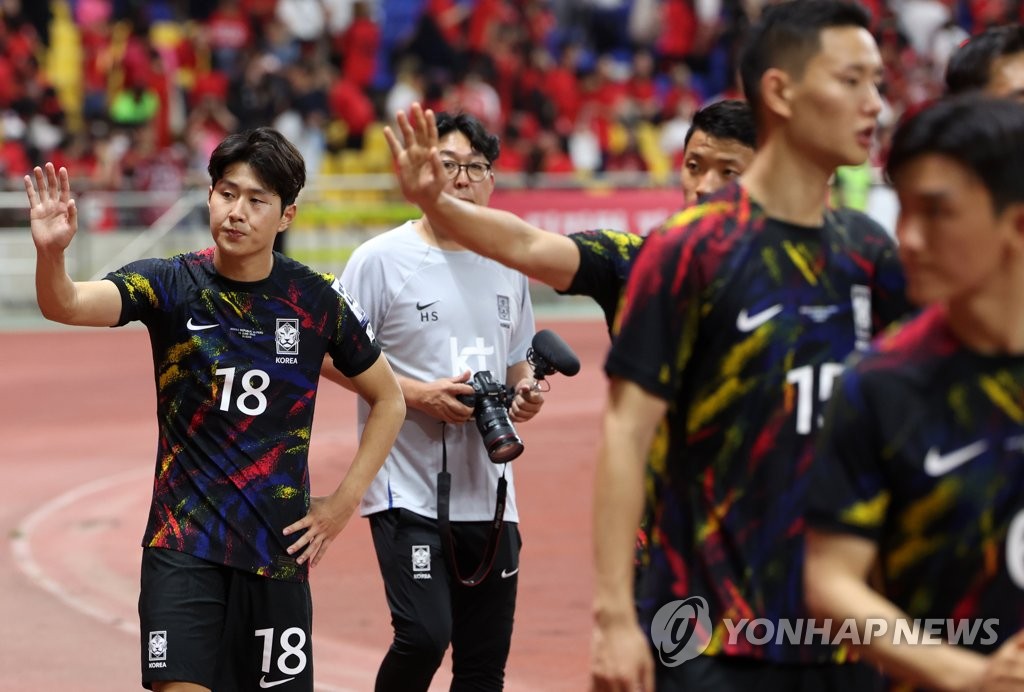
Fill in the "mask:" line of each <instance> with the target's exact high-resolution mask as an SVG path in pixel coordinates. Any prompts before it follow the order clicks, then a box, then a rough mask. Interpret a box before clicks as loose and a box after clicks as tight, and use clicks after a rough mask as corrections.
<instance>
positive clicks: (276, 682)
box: [260, 675, 295, 690]
mask: <svg viewBox="0 0 1024 692" xmlns="http://www.w3.org/2000/svg"><path fill="white" fill-rule="evenodd" d="M294 679H295V678H294V677H292V678H285V679H284V680H274V681H273V682H267V676H266V675H264V676H262V677H261V678H260V689H264V690H265V689H267V688H268V687H277V686H278V685H283V684H285V683H286V682H288V681H289V680H294Z"/></svg>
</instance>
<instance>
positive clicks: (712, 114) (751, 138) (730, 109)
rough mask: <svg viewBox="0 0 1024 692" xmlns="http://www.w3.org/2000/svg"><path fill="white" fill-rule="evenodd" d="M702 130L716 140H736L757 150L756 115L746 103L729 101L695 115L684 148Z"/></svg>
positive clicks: (712, 105) (717, 103)
mask: <svg viewBox="0 0 1024 692" xmlns="http://www.w3.org/2000/svg"><path fill="white" fill-rule="evenodd" d="M698 130H700V131H701V132H703V133H704V134H706V135H709V136H711V137H714V138H715V139H734V140H736V141H737V142H739V143H740V144H742V145H743V146H745V147H750V148H751V149H756V148H757V134H756V132H755V130H754V114H753V113H752V112H751V110H750V105H749V104H748V103H747V102H746V101H739V100H737V99H727V100H725V101H717V102H715V103H712V104H711V105H709V106H705V107H704V108H701V109H700V110H699V111H697V112H696V113H695V114H694V115H693V122H692V123H691V124H690V129H689V130H687V131H686V138H685V139H684V140H683V148H684V149H685V148H686V147H687V146H688V145H689V144H690V138H691V137H692V136H693V133H694V132H697V131H698Z"/></svg>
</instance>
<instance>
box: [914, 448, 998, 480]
mask: <svg viewBox="0 0 1024 692" xmlns="http://www.w3.org/2000/svg"><path fill="white" fill-rule="evenodd" d="M987 449H988V440H978V441H977V442H972V443H971V444H969V445H967V446H966V447H961V448H960V449H955V450H953V451H952V452H949V453H947V454H940V453H939V448H938V447H932V448H931V449H929V450H928V453H927V454H926V455H925V457H924V472H925V473H927V474H928V475H929V476H942V475H945V474H947V473H949V472H950V471H952V470H953V469H955V468H956V467H957V466H961V465H963V464H966V463H967V462H968V461H970V460H971V459H974V458H975V457H977V456H979V455H981V454H984V453H985V450H987Z"/></svg>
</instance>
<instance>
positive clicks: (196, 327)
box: [186, 317, 220, 332]
mask: <svg viewBox="0 0 1024 692" xmlns="http://www.w3.org/2000/svg"><path fill="white" fill-rule="evenodd" d="M186 326H187V327H188V328H189V331H193V332H201V331H202V330H204V329H213V328H214V327H219V326H220V325H219V324H196V323H195V322H193V321H192V318H191V317H189V318H188V324H187V325H186Z"/></svg>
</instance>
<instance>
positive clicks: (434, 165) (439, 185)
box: [384, 103, 447, 205]
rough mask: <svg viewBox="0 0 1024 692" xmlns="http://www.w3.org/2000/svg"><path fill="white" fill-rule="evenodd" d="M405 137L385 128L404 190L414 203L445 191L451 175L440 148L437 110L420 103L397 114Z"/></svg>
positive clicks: (431, 199) (407, 197)
mask: <svg viewBox="0 0 1024 692" xmlns="http://www.w3.org/2000/svg"><path fill="white" fill-rule="evenodd" d="M395 119H396V120H397V121H398V129H399V131H401V133H402V141H399V140H398V137H397V136H396V135H395V133H394V132H393V131H392V130H391V128H390V127H387V128H384V137H385V138H386V139H387V142H388V146H389V147H391V154H392V156H393V157H394V162H395V173H396V175H397V176H398V184H399V185H400V186H401V188H402V194H403V195H405V197H406V199H408V200H409V201H410V202H413V203H414V204H421V205H422V204H423V203H426V202H431V201H433V200H436V199H437V198H438V197H440V196H441V193H442V192H443V191H444V186H445V183H446V181H447V176H446V175H445V172H444V167H443V166H442V165H441V157H440V155H439V154H438V152H437V139H438V138H437V121H436V120H435V118H434V112H433V111H431V110H427V111H424V110H423V107H422V106H420V104H418V103H414V104H413V105H412V107H411V108H410V109H409V114H408V115H406V114H405V113H404V112H402V111H399V112H398V114H397V116H396V118H395Z"/></svg>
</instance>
